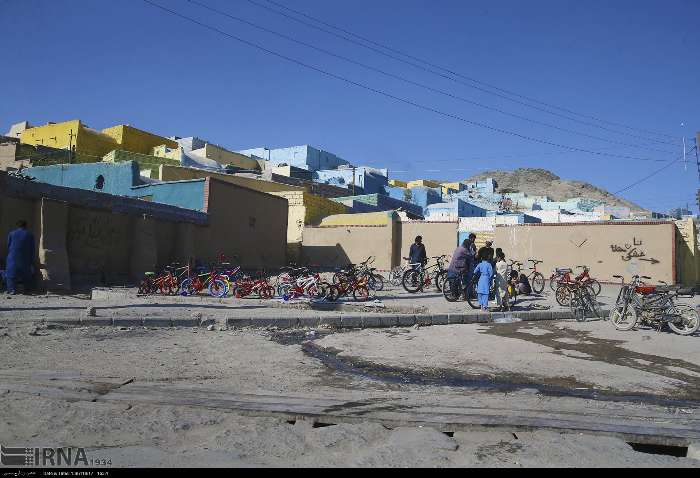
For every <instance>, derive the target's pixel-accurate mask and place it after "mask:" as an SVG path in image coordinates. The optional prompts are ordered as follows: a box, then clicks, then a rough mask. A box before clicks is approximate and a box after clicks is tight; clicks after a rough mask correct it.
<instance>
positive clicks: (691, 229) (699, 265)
mask: <svg viewBox="0 0 700 478" xmlns="http://www.w3.org/2000/svg"><path fill="white" fill-rule="evenodd" d="M676 228H677V230H678V231H677V234H676V278H677V280H678V282H679V283H681V284H683V285H686V286H695V285H700V253H699V252H700V251H698V228H697V224H696V223H695V220H694V219H693V218H688V219H682V220H679V221H676Z"/></svg>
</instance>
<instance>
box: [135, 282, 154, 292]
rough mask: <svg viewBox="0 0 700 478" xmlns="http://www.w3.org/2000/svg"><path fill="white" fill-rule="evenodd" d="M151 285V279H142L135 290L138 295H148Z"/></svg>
mask: <svg viewBox="0 0 700 478" xmlns="http://www.w3.org/2000/svg"><path fill="white" fill-rule="evenodd" d="M152 288H153V287H152V285H151V280H150V279H143V280H142V281H141V283H140V284H139V290H138V292H137V294H138V295H148V294H150V293H151V289H152Z"/></svg>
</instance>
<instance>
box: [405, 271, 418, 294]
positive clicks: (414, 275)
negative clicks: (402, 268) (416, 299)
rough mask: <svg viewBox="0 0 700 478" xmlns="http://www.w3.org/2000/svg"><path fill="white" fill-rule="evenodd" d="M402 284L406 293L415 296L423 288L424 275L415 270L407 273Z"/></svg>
mask: <svg viewBox="0 0 700 478" xmlns="http://www.w3.org/2000/svg"><path fill="white" fill-rule="evenodd" d="M401 283H402V284H403V288H404V289H405V290H406V292H408V293H411V294H415V293H416V292H418V291H420V290H421V289H422V288H423V274H421V273H420V272H418V271H414V270H409V271H406V273H405V274H404V275H403V279H402V281H401Z"/></svg>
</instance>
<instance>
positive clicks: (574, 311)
mask: <svg viewBox="0 0 700 478" xmlns="http://www.w3.org/2000/svg"><path fill="white" fill-rule="evenodd" d="M569 307H570V309H571V316H572V317H573V318H574V319H576V320H577V321H578V322H585V321H586V319H589V318H600V317H601V315H602V312H601V310H600V305H599V304H598V301H597V299H596V296H595V294H593V292H592V290H591V288H590V286H588V285H587V284H586V283H584V282H575V283H574V286H573V288H572V289H571V296H570V298H569Z"/></svg>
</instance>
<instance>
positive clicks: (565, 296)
mask: <svg viewBox="0 0 700 478" xmlns="http://www.w3.org/2000/svg"><path fill="white" fill-rule="evenodd" d="M555 297H556V299H557V304H559V305H561V306H562V307H568V306H569V300H570V299H571V291H570V290H569V288H568V287H567V286H565V285H560V286H559V287H557V291H556V294H555Z"/></svg>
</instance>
